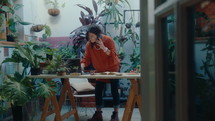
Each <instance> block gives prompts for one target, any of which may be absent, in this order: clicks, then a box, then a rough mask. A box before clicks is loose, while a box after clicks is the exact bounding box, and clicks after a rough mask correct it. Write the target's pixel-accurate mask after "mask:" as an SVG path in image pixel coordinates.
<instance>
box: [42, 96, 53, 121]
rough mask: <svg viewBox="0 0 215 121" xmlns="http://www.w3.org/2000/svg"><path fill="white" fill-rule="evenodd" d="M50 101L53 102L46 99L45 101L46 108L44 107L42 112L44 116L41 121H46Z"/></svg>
mask: <svg viewBox="0 0 215 121" xmlns="http://www.w3.org/2000/svg"><path fill="white" fill-rule="evenodd" d="M50 100H51V98H46V99H45V103H44V106H43V112H42V116H41V118H40V121H45V120H46V116H47V113H48V108H49V103H50Z"/></svg>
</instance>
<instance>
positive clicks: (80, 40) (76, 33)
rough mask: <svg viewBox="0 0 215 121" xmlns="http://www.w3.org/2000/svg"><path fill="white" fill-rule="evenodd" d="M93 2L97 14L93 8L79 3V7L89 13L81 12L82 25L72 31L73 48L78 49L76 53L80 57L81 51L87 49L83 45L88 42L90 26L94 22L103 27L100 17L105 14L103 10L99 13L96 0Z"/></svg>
mask: <svg viewBox="0 0 215 121" xmlns="http://www.w3.org/2000/svg"><path fill="white" fill-rule="evenodd" d="M92 4H93V9H94V12H95V15H94V14H93V11H92V9H91V8H89V7H87V6H85V5H81V4H77V6H78V7H80V8H82V9H83V10H85V11H86V12H87V14H86V13H84V12H83V11H81V12H80V15H81V17H79V20H80V22H81V24H82V26H80V27H78V28H76V29H75V30H73V31H72V32H71V33H70V38H71V39H72V42H73V45H74V46H73V49H74V51H76V52H75V53H76V54H77V56H78V57H80V52H81V53H84V50H85V49H83V48H82V47H84V45H85V44H86V42H87V40H86V32H87V29H88V26H89V25H92V24H97V25H100V26H101V27H102V28H103V25H102V23H101V21H100V18H101V17H102V16H104V14H103V12H101V13H98V6H97V3H96V2H95V0H92Z"/></svg>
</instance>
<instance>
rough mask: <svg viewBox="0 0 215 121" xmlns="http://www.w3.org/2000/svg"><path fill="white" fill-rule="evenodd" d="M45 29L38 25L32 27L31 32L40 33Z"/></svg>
mask: <svg viewBox="0 0 215 121" xmlns="http://www.w3.org/2000/svg"><path fill="white" fill-rule="evenodd" d="M43 28H44V25H42V24H38V25H35V26H32V27H31V31H33V32H40V31H42V30H43Z"/></svg>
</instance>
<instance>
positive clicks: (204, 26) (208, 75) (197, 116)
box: [190, 1, 215, 121]
mask: <svg viewBox="0 0 215 121" xmlns="http://www.w3.org/2000/svg"><path fill="white" fill-rule="evenodd" d="M193 12H194V13H193V15H194V16H193V20H192V21H193V23H195V24H194V28H193V33H194V35H192V36H193V37H194V39H193V40H194V42H193V47H194V59H193V60H194V73H195V75H194V78H193V81H192V83H191V85H190V86H191V87H190V89H192V90H191V93H190V94H191V97H192V99H191V102H190V103H191V104H193V105H192V106H191V110H192V117H191V118H192V121H215V2H214V1H204V2H202V3H199V4H197V5H195V6H194V7H193Z"/></svg>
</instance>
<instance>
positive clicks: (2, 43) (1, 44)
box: [0, 41, 16, 47]
mask: <svg viewBox="0 0 215 121" xmlns="http://www.w3.org/2000/svg"><path fill="white" fill-rule="evenodd" d="M15 45H16V42H8V41H0V47H15Z"/></svg>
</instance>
